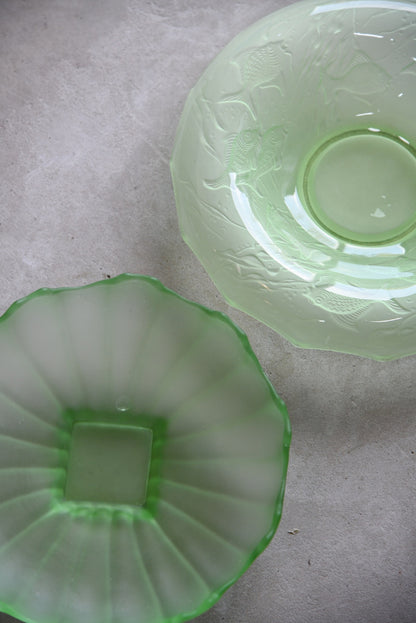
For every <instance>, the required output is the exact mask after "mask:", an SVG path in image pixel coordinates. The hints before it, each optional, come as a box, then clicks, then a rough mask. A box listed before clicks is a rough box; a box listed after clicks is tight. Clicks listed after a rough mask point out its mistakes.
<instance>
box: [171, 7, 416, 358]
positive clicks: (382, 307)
mask: <svg viewBox="0 0 416 623" xmlns="http://www.w3.org/2000/svg"><path fill="white" fill-rule="evenodd" d="M415 110H416V4H415V3H414V2H399V1H395V0H392V1H390V0H346V1H345V2H344V1H343V2H318V1H316V0H312V1H310V0H308V1H306V2H299V3H294V4H292V5H291V6H288V7H286V8H284V9H282V10H280V11H277V12H276V13H273V14H272V15H269V16H268V17H266V18H265V19H263V20H261V21H259V22H258V23H256V24H254V25H253V26H252V27H250V28H249V29H248V30H246V31H244V32H243V33H241V34H240V35H238V36H237V37H236V38H235V39H234V40H233V41H232V42H231V43H230V44H229V45H228V46H227V47H226V48H225V49H224V50H223V51H222V52H221V53H220V55H219V56H218V57H217V58H216V59H215V60H214V61H213V62H212V64H211V65H210V66H209V67H208V69H207V70H206V71H205V73H204V74H203V76H202V77H201V78H200V80H199V82H198V83H197V85H196V86H195V87H194V88H193V90H192V91H191V93H190V95H189V98H188V100H187V103H186V106H185V109H184V112H183V115H182V118H181V121H180V124H179V129H178V133H177V138H176V143H175V148H174V152H173V157H172V161H171V170H172V176H173V183H174V190H175V196H176V203H177V209H178V215H179V222H180V227H181V231H182V234H183V237H184V239H185V240H186V242H187V243H188V244H189V245H190V247H191V248H192V249H193V251H194V252H195V253H196V255H197V256H198V257H199V259H200V261H201V262H202V264H203V265H204V266H205V268H206V269H207V271H208V273H209V275H210V276H211V278H212V279H213V281H214V282H215V284H216V285H217V287H218V288H219V290H220V291H221V292H222V294H223V295H224V297H225V298H226V299H227V300H228V301H229V302H230V303H231V304H232V305H235V306H236V307H238V308H240V309H242V310H243V311H246V312H248V313H250V314H251V315H253V316H255V317H256V318H258V319H260V320H262V321H263V322H265V323H266V324H268V325H269V326H271V327H272V328H274V329H275V330H277V331H278V332H279V333H281V334H282V335H284V336H285V337H286V338H288V339H289V340H290V341H291V342H292V343H294V344H296V345H298V346H303V347H308V348H320V349H330V350H337V351H343V352H349V353H355V354H359V355H364V356H368V357H373V358H375V359H393V358H397V357H401V356H404V355H408V354H413V353H416V330H415V329H416V326H415V312H416V285H415V284H416V151H415V149H416V123H415Z"/></svg>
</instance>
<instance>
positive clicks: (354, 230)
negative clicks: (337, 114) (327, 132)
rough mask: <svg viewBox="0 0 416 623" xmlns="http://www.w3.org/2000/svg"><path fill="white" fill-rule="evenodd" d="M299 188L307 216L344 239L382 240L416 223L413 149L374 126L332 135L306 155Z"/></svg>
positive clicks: (400, 234) (415, 155) (396, 236)
mask: <svg viewBox="0 0 416 623" xmlns="http://www.w3.org/2000/svg"><path fill="white" fill-rule="evenodd" d="M303 192H304V195H305V199H306V203H307V206H308V208H309V210H310V213H311V216H312V217H313V218H314V219H315V220H316V221H318V222H319V224H320V225H321V226H323V227H324V228H325V229H326V230H328V231H329V232H330V233H332V234H335V235H336V236H337V237H340V238H342V239H344V240H347V241H348V242H353V243H357V242H358V243H361V244H363V243H364V244H365V243H367V244H381V243H382V244H385V243H386V242H390V241H393V240H397V239H399V238H403V237H404V236H406V235H407V234H408V233H409V232H410V231H412V230H413V228H414V227H415V226H416V199H415V198H416V152H415V151H414V150H413V148H412V147H411V146H410V144H409V143H408V142H407V141H406V140H405V139H403V138H402V137H396V136H392V135H390V134H388V133H386V132H383V131H380V130H377V129H368V130H354V131H351V132H344V133H342V134H340V135H338V136H335V137H332V138H330V139H329V140H327V141H325V142H324V143H323V144H321V145H320V146H319V147H318V149H316V150H315V152H314V153H313V155H312V156H311V157H310V158H309V160H308V163H307V165H306V168H305V172H304V176H303Z"/></svg>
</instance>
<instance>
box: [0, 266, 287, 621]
mask: <svg viewBox="0 0 416 623" xmlns="http://www.w3.org/2000/svg"><path fill="white" fill-rule="evenodd" d="M289 442H290V427H289V421H288V417H287V413H286V409H285V406H284V404H283V402H282V401H281V400H280V398H279V397H278V396H277V395H276V393H275V392H274V390H273V388H272V387H271V385H270V383H269V382H268V381H267V379H266V377H265V376H264V374H263V372H262V370H261V368H260V364H259V362H258V361H257V359H256V357H255V355H254V354H253V351H252V350H251V348H250V346H249V343H248V340H247V338H246V336H245V335H244V334H243V333H242V332H241V331H240V330H239V329H237V328H236V327H235V326H234V325H233V324H232V322H231V321H230V320H229V319H228V318H227V317H226V316H224V315H223V314H221V313H218V312H213V311H210V310H208V309H206V308H204V307H201V306H199V305H196V304H194V303H191V302H189V301H186V300H185V299H183V298H181V297H180V296H178V295H176V294H174V293H173V292H171V291H170V290H167V289H166V288H164V287H163V286H162V285H161V283H160V282H159V281H157V280H155V279H152V278H149V277H142V276H134V275H121V276H119V277H116V278H114V279H111V280H107V281H101V282H98V283H95V284H93V285H91V286H85V287H82V288H78V289H61V290H48V289H45V290H39V291H38V292H35V293H34V294H32V295H31V296H29V297H27V298H25V299H23V300H21V301H18V302H17V303H15V304H14V305H13V306H12V307H11V308H10V309H9V310H8V311H7V312H6V313H5V314H4V316H3V317H2V318H1V319H0V609H1V610H2V611H4V612H6V613H8V614H11V615H13V616H16V617H18V618H20V619H23V620H24V621H28V622H39V623H55V622H58V621H59V623H79V621H82V622H83V623H113V622H114V621H117V623H156V622H158V623H162V622H163V623H166V622H168V621H169V622H170V623H179V622H180V621H184V620H186V619H188V618H191V617H194V616H197V615H198V614H200V613H201V612H203V611H204V610H206V609H207V608H209V607H210V606H211V605H212V604H213V603H214V602H215V601H216V600H217V599H218V598H219V597H220V596H221V594H222V593H223V592H224V591H225V590H226V589H227V588H228V587H229V586H230V585H231V584H232V583H233V582H234V581H235V580H236V579H237V578H238V577H239V576H240V574H241V573H243V572H244V571H245V569H246V568H247V567H248V566H249V565H250V563H251V562H252V561H253V560H254V558H255V557H256V556H257V555H258V554H259V553H260V552H261V551H262V550H263V549H264V548H265V547H266V545H267V544H268V543H269V541H270V540H271V538H272V536H273V534H274V532H275V530H276V527H277V525H278V522H279V519H280V515H281V510H282V500H283V492H284V483H285V476H286V469H287V462H288V448H289Z"/></svg>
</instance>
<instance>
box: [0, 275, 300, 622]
mask: <svg viewBox="0 0 416 623" xmlns="http://www.w3.org/2000/svg"><path fill="white" fill-rule="evenodd" d="M127 280H134V281H144V282H147V283H149V284H152V285H153V286H154V287H156V288H157V289H158V290H159V291H160V292H162V293H163V294H167V295H169V296H173V297H176V298H177V299H179V300H180V301H182V302H184V303H186V304H188V305H190V306H193V307H195V308H197V309H199V310H201V311H203V312H204V313H205V314H207V315H208V316H211V317H215V318H218V319H220V320H221V321H222V322H224V323H225V324H227V325H228V326H229V327H230V328H232V330H233V331H234V332H235V334H236V335H237V336H238V338H239V340H240V342H241V344H242V346H243V348H244V351H245V352H246V354H247V355H248V356H249V357H250V358H251V360H252V362H253V363H254V365H255V367H256V369H257V371H258V373H259V374H260V375H261V376H262V377H263V379H264V380H265V381H266V384H267V387H268V390H269V392H270V396H271V398H272V401H273V402H274V404H275V405H276V407H277V408H278V410H279V413H280V415H281V417H282V421H283V425H284V433H283V438H282V440H283V443H282V445H281V446H279V456H281V457H282V467H283V469H282V479H281V486H280V489H279V490H278V491H277V492H276V501H275V505H274V510H273V516H272V522H271V526H270V529H269V530H268V532H267V533H266V534H265V535H264V537H263V538H262V539H261V540H260V542H259V543H258V545H257V546H256V547H255V548H254V549H253V550H252V551H251V552H250V553H249V554H248V556H247V557H246V560H245V562H244V564H243V565H242V567H241V569H240V570H239V571H238V572H237V573H236V574H235V575H234V576H233V577H232V578H231V579H230V580H229V581H228V582H226V583H224V584H223V585H222V586H221V588H220V589H217V590H215V591H213V592H212V593H211V594H210V595H209V597H207V598H206V599H205V600H204V601H203V602H202V603H201V604H200V606H199V607H198V608H196V609H195V610H193V611H192V612H186V613H182V614H178V615H175V616H173V617H169V618H161V619H160V620H159V622H158V623H182V622H184V621H188V620H189V619H192V618H195V617H197V616H199V615H201V614H203V613H204V612H206V611H207V610H209V609H210V608H211V607H212V606H213V605H214V604H216V603H217V602H218V601H219V599H220V598H221V597H222V595H223V594H224V593H225V592H226V591H227V590H228V589H229V588H230V587H231V586H232V585H233V584H234V583H235V582H236V581H237V580H238V579H239V578H240V577H241V576H242V575H243V574H244V573H245V572H246V571H247V569H248V568H249V567H250V566H251V564H252V563H253V562H254V560H255V559H256V558H257V557H258V556H259V555H260V554H261V553H262V552H263V551H264V550H265V549H266V547H267V546H268V545H269V543H270V542H271V540H272V539H273V537H274V535H275V533H276V531H277V528H278V526H279V523H280V519H281V516H282V510H283V501H284V495H285V487H286V480H287V469H288V463H289V449H290V442H291V437H292V431H291V425H290V420H289V416H288V412H287V408H286V405H285V403H284V401H283V400H282V399H281V398H280V396H279V395H278V394H277V393H276V391H275V389H274V387H273V385H272V383H271V381H270V380H269V378H268V377H267V375H266V374H265V372H264V371H263V369H262V367H261V365H260V362H259V360H258V359H257V357H256V355H255V353H254V351H253V349H252V348H251V345H250V342H249V340H248V337H247V335H246V333H245V332H244V331H243V330H242V329H240V328H239V327H238V326H237V325H236V324H235V323H234V322H233V321H232V320H231V319H230V318H229V316H227V314H225V313H223V312H221V311H217V310H213V309H210V308H208V307H206V306H205V305H202V304H200V303H196V302H194V301H190V300H189V299H187V298H185V297H184V296H182V295H180V294H178V293H177V292H175V291H174V290H171V289H170V288H168V287H166V286H165V285H163V284H162V282H161V281H160V280H159V279H157V278H155V277H151V276H148V275H141V274H134V273H122V274H120V275H117V276H116V277H111V278H107V279H101V280H99V281H95V282H93V283H89V284H86V285H82V286H67V287H57V288H50V287H45V288H39V289H38V290H35V291H34V292H32V293H31V294H28V295H27V296H24V297H22V298H20V299H18V300H16V301H15V302H14V303H12V305H10V307H9V308H8V309H7V310H6V311H5V312H4V313H3V315H2V316H0V323H4V322H5V321H6V320H7V319H8V318H9V317H10V316H12V315H13V314H14V313H15V312H16V311H17V310H18V309H19V308H20V307H22V306H23V305H25V304H26V303H28V302H29V301H31V300H33V299H36V298H39V297H42V296H46V295H47V296H50V295H52V296H54V295H57V294H59V293H61V292H68V291H83V290H88V289H91V288H95V287H97V286H110V287H112V286H113V285H116V284H118V283H121V282H124V281H127ZM0 612H3V613H4V614H7V615H10V616H12V617H14V618H17V619H19V620H21V621H22V622H24V623H54V620H53V621H52V620H47V619H43V620H42V621H39V620H37V619H32V618H31V617H28V616H26V615H22V614H21V613H20V612H19V610H18V609H16V608H14V607H13V606H10V605H8V604H7V603H6V602H4V601H2V599H1V596H0Z"/></svg>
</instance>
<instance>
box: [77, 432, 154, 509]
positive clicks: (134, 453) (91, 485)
mask: <svg viewBox="0 0 416 623" xmlns="http://www.w3.org/2000/svg"><path fill="white" fill-rule="evenodd" d="M152 438H153V432H152V430H151V429H150V428H141V427H136V426H119V425H117V424H114V425H113V424H109V423H107V422H106V423H100V422H97V423H94V422H75V423H74V426H73V428H72V439H71V446H70V451H69V459H68V466H67V477H66V486H65V498H66V499H67V500H69V501H76V502H92V503H101V504H128V505H134V506H142V505H143V504H144V503H145V501H146V492H147V483H148V478H149V470H150V462H151V454H152Z"/></svg>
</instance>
